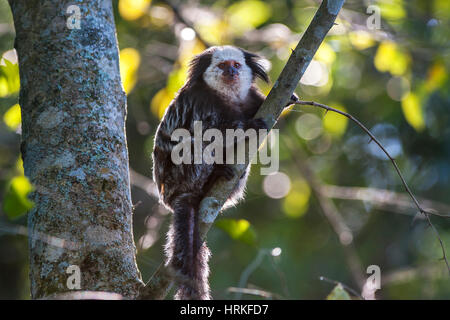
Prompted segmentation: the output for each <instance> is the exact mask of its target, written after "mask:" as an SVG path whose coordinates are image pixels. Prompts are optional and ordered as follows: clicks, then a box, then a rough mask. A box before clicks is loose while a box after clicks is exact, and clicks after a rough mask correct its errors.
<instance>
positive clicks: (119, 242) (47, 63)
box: [10, 0, 142, 298]
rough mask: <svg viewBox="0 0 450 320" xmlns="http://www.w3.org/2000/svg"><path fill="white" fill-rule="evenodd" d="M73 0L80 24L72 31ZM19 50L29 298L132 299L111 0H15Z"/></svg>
mask: <svg viewBox="0 0 450 320" xmlns="http://www.w3.org/2000/svg"><path fill="white" fill-rule="evenodd" d="M69 5H76V6H78V8H79V9H80V13H81V15H80V28H79V29H77V28H70V26H69V27H68V24H67V21H68V19H69V17H70V16H71V13H67V8H68V7H69ZM10 6H11V9H12V12H13V17H14V25H15V28H16V42H15V47H16V50H17V52H18V56H19V68H20V80H21V90H20V98H19V102H20V106H21V109H22V145H21V150H22V157H23V160H24V169H25V174H26V176H27V177H28V178H29V179H30V181H31V182H32V183H33V185H34V186H35V191H34V192H33V194H32V196H31V198H32V200H33V201H34V203H35V206H34V208H33V209H32V210H31V211H30V212H29V220H28V228H29V236H30V240H29V250H30V279H31V296H32V298H44V297H48V296H50V295H54V294H58V293H62V292H68V291H70V288H68V286H67V280H68V277H69V276H70V274H68V273H66V270H67V268H68V267H69V266H70V265H76V266H78V267H79V268H80V276H81V277H80V279H81V288H80V289H81V290H90V291H107V292H115V293H118V294H120V295H122V296H124V297H127V298H134V297H135V296H136V295H137V293H138V290H139V288H140V287H141V286H142V283H141V280H140V273H139V271H138V268H137V266H136V260H135V245H134V240H133V234H132V204H131V195H130V186H129V168H128V151H127V144H126V136H125V118H126V96H125V93H124V91H123V88H122V85H121V80H120V72H119V57H118V47H117V39H116V31H115V25H114V16H113V10H112V5H111V1H110V0H91V1H88V0H83V1H80V0H77V1H74V0H72V1H67V0H46V1H37V0H10Z"/></svg>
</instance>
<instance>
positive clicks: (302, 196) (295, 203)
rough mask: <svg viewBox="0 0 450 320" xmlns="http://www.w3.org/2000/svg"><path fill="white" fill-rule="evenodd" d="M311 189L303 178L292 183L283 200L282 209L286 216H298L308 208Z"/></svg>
mask: <svg viewBox="0 0 450 320" xmlns="http://www.w3.org/2000/svg"><path fill="white" fill-rule="evenodd" d="M310 196H311V189H310V187H309V185H308V183H307V182H306V181H305V180H297V181H295V182H294V183H293V185H292V188H291V191H290V192H289V194H288V195H287V196H286V197H285V198H284V200H283V210H284V212H285V214H286V215H287V216H288V217H291V218H299V217H301V216H303V215H304V214H305V213H306V211H307V210H308V204H309V198H310Z"/></svg>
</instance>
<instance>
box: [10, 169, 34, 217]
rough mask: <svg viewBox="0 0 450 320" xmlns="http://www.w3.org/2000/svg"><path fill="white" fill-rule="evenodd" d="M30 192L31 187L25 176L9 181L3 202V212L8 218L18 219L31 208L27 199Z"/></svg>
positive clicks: (31, 204) (30, 202)
mask: <svg viewBox="0 0 450 320" xmlns="http://www.w3.org/2000/svg"><path fill="white" fill-rule="evenodd" d="M31 191H33V186H32V185H31V183H30V182H29V181H28V179H27V178H26V177H25V176H17V177H14V178H13V179H11V181H10V183H9V187H8V189H7V191H6V194H5V197H4V201H3V210H4V211H5V212H6V215H7V216H8V218H10V219H16V218H19V217H21V216H22V215H24V214H25V213H27V211H28V210H30V209H31V208H33V205H34V204H33V202H32V201H30V200H29V199H28V194H29V193H30V192H31Z"/></svg>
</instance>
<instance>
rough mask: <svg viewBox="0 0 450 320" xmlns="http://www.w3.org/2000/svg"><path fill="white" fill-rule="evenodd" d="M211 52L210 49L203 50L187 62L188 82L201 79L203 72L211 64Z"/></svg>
mask: <svg viewBox="0 0 450 320" xmlns="http://www.w3.org/2000/svg"><path fill="white" fill-rule="evenodd" d="M211 58H212V52H211V51H210V50H207V51H204V52H202V53H200V54H199V55H196V56H195V57H194V58H193V59H192V61H191V63H190V64H189V67H190V69H189V76H188V79H189V83H192V84H193V83H196V82H197V81H200V80H201V79H202V75H203V73H204V72H205V71H206V69H207V68H208V67H209V65H210V64H211Z"/></svg>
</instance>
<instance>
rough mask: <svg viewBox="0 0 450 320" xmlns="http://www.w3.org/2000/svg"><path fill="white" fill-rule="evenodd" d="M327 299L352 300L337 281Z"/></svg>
mask: <svg viewBox="0 0 450 320" xmlns="http://www.w3.org/2000/svg"><path fill="white" fill-rule="evenodd" d="M327 300H352V299H351V298H350V295H349V294H348V293H347V291H345V289H344V288H343V287H342V285H341V284H340V283H339V284H338V285H336V287H334V289H333V291H331V293H330V294H329V295H328V297H327Z"/></svg>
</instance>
